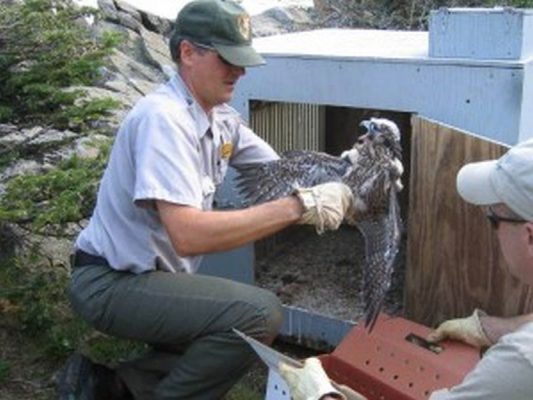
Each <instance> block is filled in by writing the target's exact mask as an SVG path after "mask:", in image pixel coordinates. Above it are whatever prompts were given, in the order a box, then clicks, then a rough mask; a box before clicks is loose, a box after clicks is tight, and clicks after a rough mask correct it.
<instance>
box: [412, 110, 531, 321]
mask: <svg viewBox="0 0 533 400" xmlns="http://www.w3.org/2000/svg"><path fill="white" fill-rule="evenodd" d="M412 128H413V131H412V138H411V144H412V147H411V175H410V185H409V189H410V200H409V213H408V215H409V218H408V255H407V271H406V283H405V312H406V315H407V317H408V318H410V319H412V320H414V321H417V322H421V323H424V324H426V325H435V324H437V323H439V322H441V321H443V320H445V319H448V318H452V317H457V316H465V315H467V314H470V313H471V312H472V311H473V309H474V308H475V307H480V308H483V309H484V310H486V311H487V312H489V313H490V314H493V315H502V316H509V315H515V314H518V313H521V312H529V311H533V294H532V293H533V291H532V290H531V289H530V288H529V287H527V286H525V285H522V284H520V283H519V282H518V281H517V280H516V279H514V278H513V277H512V276H511V275H510V274H509V273H508V272H507V269H506V264H505V261H504V260H503V258H502V256H501V253H500V251H499V247H498V240H497V237H496V235H495V232H493V231H492V230H491V228H490V226H489V224H488V222H487V221H486V218H485V217H484V215H483V210H482V209H481V208H480V207H476V206H472V205H469V204H467V203H466V202H464V201H463V200H462V199H461V198H460V197H459V195H458V194H457V191H456V187H455V177H456V174H457V172H458V170H459V169H460V168H461V166H462V165H464V164H465V163H468V162H472V161H479V160H485V159H493V158H498V157H499V156H500V155H501V154H503V153H504V152H505V151H506V148H505V147H504V146H502V145H499V144H496V143H493V142H489V141H487V140H484V139H480V138H477V137H474V136H471V135H468V134H465V133H463V132H460V131H457V130H454V129H451V128H449V127H444V126H440V125H438V124H436V123H434V122H431V121H428V120H425V119H422V118H418V117H413V120H412Z"/></svg>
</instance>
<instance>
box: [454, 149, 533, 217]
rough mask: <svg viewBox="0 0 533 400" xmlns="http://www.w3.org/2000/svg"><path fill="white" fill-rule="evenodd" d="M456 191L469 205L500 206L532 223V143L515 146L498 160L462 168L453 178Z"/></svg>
mask: <svg viewBox="0 0 533 400" xmlns="http://www.w3.org/2000/svg"><path fill="white" fill-rule="evenodd" d="M457 191H458V192H459V194H460V195H461V197H462V198H463V199H465V200H466V201H467V202H469V203H472V204H477V205H490V204H496V203H504V204H505V205H506V206H507V207H509V208H510V209H511V210H513V211H514V212H515V213H516V214H518V215H519V216H521V217H522V218H524V219H525V220H527V221H533V140H526V141H524V142H521V143H519V144H517V145H516V146H514V147H512V148H511V149H510V150H509V151H508V152H507V153H505V154H504V155H503V156H502V157H500V158H499V159H498V160H490V161H481V162H476V163H471V164H467V165H465V166H464V167H463V168H461V170H460V171H459V173H458V174H457Z"/></svg>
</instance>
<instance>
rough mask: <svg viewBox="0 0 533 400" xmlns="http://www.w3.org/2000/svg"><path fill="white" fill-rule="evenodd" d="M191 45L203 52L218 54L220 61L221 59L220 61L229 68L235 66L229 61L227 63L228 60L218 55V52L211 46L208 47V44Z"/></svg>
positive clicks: (194, 43) (193, 43)
mask: <svg viewBox="0 0 533 400" xmlns="http://www.w3.org/2000/svg"><path fill="white" fill-rule="evenodd" d="M191 43H192V45H193V46H194V47H196V48H197V49H201V50H207V51H213V52H215V53H216V54H217V56H218V59H219V60H220V61H222V62H223V63H224V64H225V65H228V66H231V67H233V66H234V65H233V64H231V63H229V62H228V61H226V60H225V59H224V58H223V57H222V56H221V55H220V54H218V51H217V50H216V49H215V48H214V47H211V46H209V45H207V44H201V43H196V42H191Z"/></svg>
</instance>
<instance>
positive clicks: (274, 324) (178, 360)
mask: <svg viewBox="0 0 533 400" xmlns="http://www.w3.org/2000/svg"><path fill="white" fill-rule="evenodd" d="M69 297H70V300H71V304H72V307H73V309H74V310H75V312H76V313H78V314H79V315H80V316H81V317H82V318H83V319H84V320H86V321H87V322H88V323H90V324H91V325H92V326H94V327H95V328H96V329H97V330H99V331H101V332H104V333H106V334H109V335H112V336H117V337H121V338H128V339H135V340H139V341H143V342H145V343H148V344H150V345H152V346H153V347H152V348H153V350H152V351H151V352H149V353H148V354H147V355H145V356H144V357H142V358H140V359H136V360H133V361H129V362H126V363H124V364H122V365H120V366H119V367H118V369H117V372H118V374H119V376H120V377H121V378H122V379H123V381H124V382H125V383H126V385H127V386H128V388H129V389H130V390H131V392H132V393H133V394H134V396H135V398H136V399H141V400H144V399H205V400H211V399H213V400H215V399H220V398H221V397H222V396H223V395H224V393H226V392H227V391H228V390H229V389H230V388H231V386H232V385H233V384H234V383H235V382H236V381H237V380H238V379H239V378H240V377H241V376H242V375H243V374H244V373H245V372H246V370H247V369H248V367H249V366H250V365H251V363H252V362H254V361H255V360H256V358H255V355H254V353H253V351H252V350H251V348H250V347H249V346H248V344H246V343H245V342H244V341H242V339H240V338H239V337H237V336H236V335H235V334H234V333H232V331H231V328H237V329H239V330H241V331H243V332H245V333H246V334H248V335H250V336H252V337H254V338H256V339H258V340H261V341H262V342H264V343H270V342H271V341H272V340H273V339H274V338H275V336H276V335H277V333H278V330H279V328H280V326H281V319H282V312H281V304H280V302H279V300H278V299H277V298H276V296H275V295H274V294H272V293H270V292H268V291H266V290H263V289H261V288H258V287H255V286H251V285H245V284H241V283H238V282H234V281H230V280H226V279H221V278H215V277H209V276H202V275H189V274H185V273H178V274H173V273H169V272H162V271H154V272H148V273H144V274H140V275H135V274H132V273H128V272H118V271H114V270H112V269H111V268H109V267H107V266H97V265H95V266H85V267H81V268H76V269H75V270H74V271H73V274H72V279H71V284H70V288H69Z"/></svg>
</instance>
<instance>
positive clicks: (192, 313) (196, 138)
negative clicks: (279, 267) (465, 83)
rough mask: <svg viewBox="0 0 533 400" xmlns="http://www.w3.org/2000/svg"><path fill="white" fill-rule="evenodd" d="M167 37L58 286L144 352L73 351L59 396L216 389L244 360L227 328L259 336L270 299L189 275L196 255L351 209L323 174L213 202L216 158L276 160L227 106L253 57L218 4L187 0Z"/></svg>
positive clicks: (270, 332) (89, 317) (203, 393)
mask: <svg viewBox="0 0 533 400" xmlns="http://www.w3.org/2000/svg"><path fill="white" fill-rule="evenodd" d="M169 47H170V48H169V50H170V53H171V55H172V58H173V60H174V61H175V62H176V65H177V74H175V75H174V76H173V77H172V78H171V79H170V80H169V81H168V82H167V83H165V84H163V85H161V86H160V87H159V88H158V89H157V90H156V91H155V92H153V93H150V94H148V95H147V96H145V97H143V98H142V99H141V100H140V101H139V102H138V103H137V104H136V105H135V107H134V108H133V109H132V110H131V111H130V112H129V114H128V115H127V117H126V118H125V120H124V121H123V122H122V124H121V127H120V129H119V131H118V133H117V136H116V139H115V142H114V145H113V149H112V152H111V155H110V160H109V163H108V165H107V168H106V171H105V173H104V176H103V178H102V181H101V183H100V187H99V192H98V198H97V202H96V208H95V210H94V213H93V215H92V217H91V219H90V221H89V223H88V225H87V227H86V228H85V229H84V230H83V231H82V232H81V233H80V235H79V236H78V238H77V240H76V243H75V246H74V247H75V249H74V250H75V252H74V254H73V258H72V279H71V282H70V286H69V297H70V302H71V304H72V307H73V309H74V311H75V312H76V313H77V314H78V315H79V316H81V317H82V318H83V319H84V320H85V321H86V322H88V323H89V324H90V325H91V326H93V327H94V328H96V329H97V330H99V331H101V332H104V333H106V334H109V335H112V336H116V337H121V338H127V339H133V340H137V341H140V342H144V343H147V344H149V345H150V348H151V351H150V352H148V354H146V355H145V356H143V357H141V358H138V359H135V360H132V361H130V362H127V363H121V364H120V365H119V367H118V368H116V369H115V370H111V369H109V368H107V367H105V366H102V365H96V364H94V363H92V361H91V360H89V359H88V358H87V357H85V356H82V355H80V354H74V355H73V356H72V357H71V358H70V359H69V360H68V361H67V363H66V366H65V367H64V368H63V370H62V372H61V374H59V379H58V386H59V395H60V396H59V397H60V399H65V400H67V399H73V398H76V399H82V398H83V399H86V400H89V399H98V400H105V399H114V400H119V399H127V398H128V399H129V398H135V399H220V398H222V397H224V394H225V393H226V392H227V391H228V390H229V389H230V388H231V387H232V386H233V385H234V384H235V382H236V381H237V380H239V378H240V377H241V376H242V375H243V374H244V373H245V372H246V370H247V369H248V368H249V366H250V365H251V364H252V363H253V362H254V361H255V360H256V356H255V353H254V352H253V351H252V350H251V349H250V348H249V347H248V345H247V344H246V343H245V342H243V341H242V340H241V339H240V338H239V337H238V336H237V335H236V334H235V333H233V332H232V328H237V329H239V330H241V331H243V332H244V333H246V334H248V335H250V336H252V337H254V338H256V339H258V340H260V341H262V342H265V343H270V342H272V340H274V338H275V336H276V335H277V333H278V330H279V328H280V326H281V319H282V310H281V303H280V301H279V299H278V298H277V297H276V296H275V295H274V294H273V293H271V292H269V291H267V290H264V289H261V288H259V287H257V286H253V285H246V284H242V283H239V282H235V281H232V280H228V279H221V278H216V277H212V276H205V275H199V274H195V272H196V271H197V270H198V267H199V265H200V262H201V260H202V256H203V255H204V254H208V253H214V252H219V251H224V250H229V249H234V248H238V247H240V246H242V245H244V244H247V243H251V242H253V241H256V240H258V239H261V238H264V237H265V236H267V235H271V234H273V233H276V232H278V231H280V230H282V229H284V228H286V227H288V226H290V225H293V224H297V223H306V224H311V225H316V226H317V227H318V228H319V229H320V230H334V229H337V228H338V227H339V225H340V224H341V222H342V220H343V218H344V215H345V213H347V212H349V210H350V208H351V206H352V201H353V199H352V194H351V190H350V189H349V188H348V187H347V186H346V185H344V184H342V183H333V182H332V183H327V184H323V185H317V186H314V187H311V188H298V189H295V192H294V195H291V196H287V197H285V198H281V199H278V200H274V201H271V202H266V203H263V204H260V205H257V206H253V207H249V208H246V209H233V210H220V209H216V208H215V209H214V207H213V205H214V204H213V203H214V197H215V190H216V189H217V187H219V186H220V185H221V184H222V182H223V180H224V177H225V176H226V173H227V171H228V167H229V166H232V165H233V166H235V165H239V164H248V163H254V162H265V161H269V160H275V159H278V155H277V154H276V152H275V151H274V150H273V149H272V148H271V147H270V146H269V145H268V144H267V143H266V142H264V141H263V140H262V139H261V138H259V137H258V136H257V135H256V134H255V133H254V132H252V131H251V130H250V128H248V127H247V126H246V125H245V124H244V123H243V121H242V120H241V118H240V116H239V115H238V113H237V112H236V111H235V110H234V109H233V108H231V107H230V106H229V105H228V104H227V102H229V101H230V100H231V98H232V96H233V92H234V90H235V87H236V85H237V82H238V81H239V79H240V78H241V77H242V76H243V75H244V74H245V68H247V67H254V66H259V65H261V64H264V60H263V58H262V57H261V55H260V54H258V53H257V52H256V51H255V50H254V48H253V47H252V35H251V26H250V16H249V15H248V14H247V13H246V12H245V11H244V9H243V8H242V7H240V6H239V5H238V4H237V3H236V2H234V1H230V0H195V1H192V2H190V3H188V4H187V5H186V6H185V7H183V8H182V9H181V11H180V12H179V14H178V16H177V19H176V23H175V26H174V31H173V33H172V35H171V38H170V46H169ZM223 267H224V266H223V265H221V266H220V268H223Z"/></svg>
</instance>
